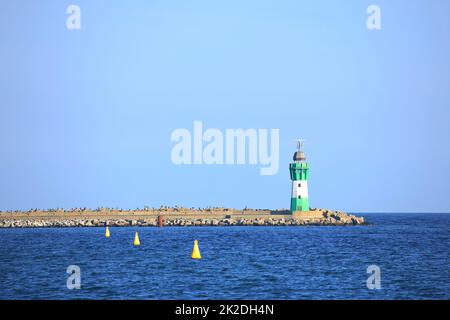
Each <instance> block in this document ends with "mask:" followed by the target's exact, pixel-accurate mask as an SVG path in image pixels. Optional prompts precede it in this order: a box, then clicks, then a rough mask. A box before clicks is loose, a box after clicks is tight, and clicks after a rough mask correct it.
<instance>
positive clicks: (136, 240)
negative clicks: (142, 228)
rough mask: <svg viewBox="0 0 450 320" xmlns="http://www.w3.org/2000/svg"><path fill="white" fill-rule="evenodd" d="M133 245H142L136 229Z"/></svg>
mask: <svg viewBox="0 0 450 320" xmlns="http://www.w3.org/2000/svg"><path fill="white" fill-rule="evenodd" d="M133 245H134V246H140V245H141V242H140V241H139V235H138V233H137V231H136V233H135V234H134V241H133Z"/></svg>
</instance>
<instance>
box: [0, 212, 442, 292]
mask: <svg viewBox="0 0 450 320" xmlns="http://www.w3.org/2000/svg"><path fill="white" fill-rule="evenodd" d="M364 216H365V217H366V220H367V221H368V222H369V223H371V224H370V225H367V226H348V227H324V226H311V227H185V228H183V227H170V228H169V227H167V228H152V227H147V228H144V227H141V228H138V227H126V228H110V230H111V238H109V239H106V238H105V237H104V229H103V228H64V229H63V228H55V229H45V228H42V229H41V228H39V229H0V299H449V298H450V270H449V262H450V260H449V244H450V241H449V240H450V214H388V213H386V214H366V215H364ZM135 231H139V236H140V240H141V246H140V247H133V245H132V241H133V235H134V232H135ZM194 239H198V240H199V247H200V251H201V254H202V256H203V259H201V260H192V259H191V258H190V253H191V250H192V245H193V241H194ZM69 265H78V266H79V267H80V269H81V289H79V290H69V289H68V288H67V285H66V281H67V278H68V277H69V274H67V273H66V269H67V267H68V266H69ZM369 265H377V266H379V267H380V270H381V289H379V290H376V289H375V290H370V289H368V288H367V284H366V281H367V278H368V277H369V274H367V267H368V266H369Z"/></svg>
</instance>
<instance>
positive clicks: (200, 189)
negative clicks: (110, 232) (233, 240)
mask: <svg viewBox="0 0 450 320" xmlns="http://www.w3.org/2000/svg"><path fill="white" fill-rule="evenodd" d="M69 4H77V5H79V6H80V7H81V25H82V28H81V30H75V31H70V30H68V29H67V28H66V18H67V16H68V15H67V14H66V12H65V11H66V7H67V6H68V5H69ZM370 4H377V5H379V6H380V7H381V13H382V30H380V31H369V30H368V29H367V28H366V18H367V14H366V8H367V6H368V5H370ZM449 13H450V2H449V1H445V0H442V1H438V0H422V1H419V0H409V1H406V0H405V1H400V0H395V1H392V0H389V1H381V0H373V1H362V0H361V1H356V0H355V1H347V0H345V1H344V0H341V1H294V0H292V1H275V0H273V1H264V0H254V1H238V0H227V1H207V0H204V1H162V0H160V1H148V0H146V1H80V0H73V1H19V0H18V1H13V0H10V1H1V3H0V210H11V209H13V210H14V209H29V208H35V207H38V208H54V207H64V208H70V207H82V206H87V207H97V206H108V207H122V208H136V207H143V206H144V205H148V206H155V207H158V206H160V205H161V204H163V205H184V206H202V207H203V206H227V207H235V208H242V207H245V206H248V207H254V208H287V207H289V203H290V188H291V185H290V180H289V172H288V163H289V161H290V160H291V157H292V153H293V151H295V146H294V144H293V141H292V140H293V139H295V138H297V137H303V138H305V139H307V142H306V144H305V151H306V152H307V155H308V158H309V162H310V166H311V172H310V181H309V196H310V203H311V205H312V206H314V207H327V208H335V209H341V210H348V211H358V212H364V211H386V212H393V211H403V212H412V211H423V212H431V211H446V212H448V211H450V195H449V192H450V188H449V184H450V143H449V138H450V125H449V121H450V16H449ZM194 120H202V121H203V124H204V126H205V127H207V128H211V127H212V128H219V129H222V130H224V129H226V128H244V129H246V128H268V129H270V128H279V129H280V151H281V156H280V171H279V173H278V174H277V175H274V176H261V175H259V166H251V165H244V166H175V165H173V164H172V162H171V159H170V151H171V149H172V147H173V145H174V143H173V142H171V141H170V134H171V132H172V131H173V130H174V129H176V128H183V127H184V128H188V129H190V130H192V126H193V121H194Z"/></svg>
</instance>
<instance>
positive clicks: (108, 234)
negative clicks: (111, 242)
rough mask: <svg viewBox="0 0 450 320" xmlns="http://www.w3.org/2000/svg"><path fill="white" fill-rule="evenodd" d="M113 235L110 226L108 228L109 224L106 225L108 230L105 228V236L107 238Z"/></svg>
mask: <svg viewBox="0 0 450 320" xmlns="http://www.w3.org/2000/svg"><path fill="white" fill-rule="evenodd" d="M110 236H111V234H110V233H109V228H108V226H107V227H106V230H105V237H106V238H109V237H110Z"/></svg>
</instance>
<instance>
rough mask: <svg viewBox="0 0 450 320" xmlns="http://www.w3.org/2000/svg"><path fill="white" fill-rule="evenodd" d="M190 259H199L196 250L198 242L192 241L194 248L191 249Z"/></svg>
mask: <svg viewBox="0 0 450 320" xmlns="http://www.w3.org/2000/svg"><path fill="white" fill-rule="evenodd" d="M191 258H192V259H201V258H202V256H201V255H200V250H199V249H198V241H197V240H194V248H192V255H191Z"/></svg>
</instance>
